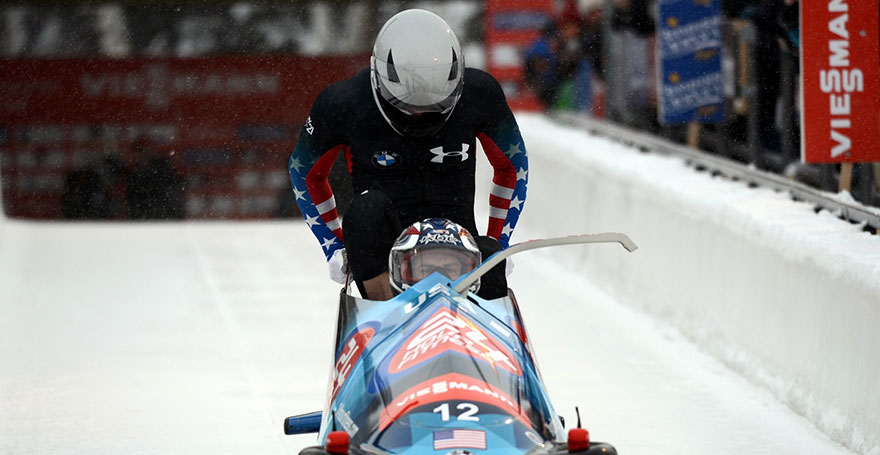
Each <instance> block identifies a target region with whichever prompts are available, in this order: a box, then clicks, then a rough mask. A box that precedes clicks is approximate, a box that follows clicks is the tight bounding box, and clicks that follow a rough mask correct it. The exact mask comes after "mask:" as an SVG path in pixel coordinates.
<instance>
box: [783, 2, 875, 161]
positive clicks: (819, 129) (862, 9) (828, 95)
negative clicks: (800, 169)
mask: <svg viewBox="0 0 880 455" xmlns="http://www.w3.org/2000/svg"><path fill="white" fill-rule="evenodd" d="M800 7H801V39H800V42H801V72H802V75H803V85H802V88H801V106H802V109H801V139H802V140H801V160H802V161H804V162H806V163H844V162H848V163H856V162H869V161H880V94H878V90H880V56H878V53H880V51H878V42H880V37H878V12H877V11H878V10H877V0H801V3H800Z"/></svg>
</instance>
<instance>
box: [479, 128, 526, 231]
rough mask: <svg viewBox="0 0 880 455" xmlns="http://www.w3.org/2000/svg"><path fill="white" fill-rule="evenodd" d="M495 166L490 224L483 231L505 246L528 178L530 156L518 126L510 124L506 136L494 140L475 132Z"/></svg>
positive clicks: (490, 197) (520, 209)
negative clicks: (509, 129) (504, 138)
mask: <svg viewBox="0 0 880 455" xmlns="http://www.w3.org/2000/svg"><path fill="white" fill-rule="evenodd" d="M477 137H478V138H479V139H480V143H481V144H482V145H483V150H484V151H485V152H486V156H487V158H488V159H489V163H490V164H491V165H492V168H493V170H494V173H493V177H492V187H491V188H492V189H491V191H490V193H489V224H488V228H487V232H486V235H488V236H490V237H494V238H496V239H498V241H499V242H500V243H501V246H503V247H504V248H507V246H508V244H509V243H510V237H511V235H512V234H513V230H514V228H515V227H516V223H517V221H518V220H519V215H520V213H522V209H523V204H524V203H525V200H526V189H527V184H528V180H529V160H528V156H527V155H526V149H525V144H524V143H523V140H522V137H521V136H520V134H519V130H518V128H516V126H515V125H514V126H513V131H509V132H508V135H507V140H499V141H495V140H493V139H492V138H491V137H490V136H488V135H486V134H480V135H478V136H477Z"/></svg>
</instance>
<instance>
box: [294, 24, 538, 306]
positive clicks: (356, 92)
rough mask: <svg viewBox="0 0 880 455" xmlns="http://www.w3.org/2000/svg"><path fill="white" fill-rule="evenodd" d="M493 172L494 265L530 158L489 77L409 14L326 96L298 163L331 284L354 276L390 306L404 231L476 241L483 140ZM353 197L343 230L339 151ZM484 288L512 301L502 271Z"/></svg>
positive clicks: (299, 192)
mask: <svg viewBox="0 0 880 455" xmlns="http://www.w3.org/2000/svg"><path fill="white" fill-rule="evenodd" d="M477 139H479V141H480V144H481V145H482V147H483V150H484V152H485V153H486V156H487V158H488V161H489V163H490V164H491V165H492V168H493V170H494V176H493V179H492V182H493V184H492V189H491V194H490V196H489V220H488V228H487V232H486V235H485V236H477V237H476V242H477V244H478V245H479V248H480V250H481V251H482V253H483V257H488V256H489V255H490V254H491V253H492V252H494V251H498V250H500V249H501V248H506V247H507V245H508V242H509V240H510V236H511V235H512V233H513V230H514V228H515V227H516V223H517V220H518V218H519V215H520V213H521V211H522V208H523V202H524V201H525V198H526V183H527V179H528V159H527V157H526V148H525V144H524V143H523V139H522V136H521V135H520V131H519V127H518V126H517V123H516V120H515V119H514V116H513V113H512V112H511V110H510V107H509V106H508V105H507V101H506V99H505V97H504V93H503V92H502V90H501V86H500V85H499V83H498V81H496V80H495V79H494V78H493V77H492V76H491V75H489V74H488V73H486V72H484V71H480V70H477V69H472V68H465V65H464V56H463V55H462V52H461V46H460V44H459V42H458V38H456V36H455V34H454V33H453V32H452V30H451V29H450V27H449V25H448V24H447V23H446V22H445V21H444V20H443V19H441V18H440V17H439V16H437V15H436V14H434V13H431V12H428V11H425V10H419V9H411V10H406V11H403V12H400V13H398V14H396V15H395V16H393V17H392V18H391V19H389V20H388V21H387V22H386V23H385V25H384V26H383V27H382V29H381V30H380V31H379V34H378V36H377V37H376V42H375V45H374V47H373V55H372V58H371V62H370V67H369V68H364V69H363V70H361V71H360V72H358V73H357V74H355V75H354V76H353V77H352V78H350V79H347V80H343V81H340V82H336V83H333V84H331V85H330V86H328V87H326V88H325V89H324V90H323V91H322V92H321V93H320V94H319V95H318V97H317V99H316V100H315V102H314V104H313V106H312V110H311V112H310V115H309V118H308V120H307V121H306V122H305V125H304V126H303V128H302V130H301V132H300V135H299V140H298V142H297V145H296V148H295V149H294V151H293V154H292V155H291V157H290V162H289V168H290V179H291V182H292V184H293V191H294V194H295V197H296V202H297V205H298V206H299V208H300V210H301V211H302V213H303V216H304V217H305V220H306V223H307V224H308V226H309V227H310V228H311V229H312V232H313V233H314V235H315V237H317V238H318V242H319V243H320V244H321V248H323V251H324V255H325V256H326V258H327V261H328V264H329V267H330V276H331V278H333V279H334V280H335V281H337V282H340V283H342V282H344V281H345V280H346V271H347V270H349V267H350V272H351V274H352V277H353V279H354V281H355V282H356V284H357V286H358V288H359V290H360V292H361V295H362V296H364V297H366V298H368V299H371V300H386V299H389V298H391V297H393V295H394V293H393V290H392V289H393V288H392V287H391V285H390V279H389V270H388V257H389V253H390V251H391V247H392V245H393V244H394V242H395V239H396V238H397V237H398V235H399V234H400V233H401V231H402V230H403V228H404V227H406V226H408V225H411V224H412V223H415V222H417V221H421V220H424V219H426V218H445V219H448V220H451V221H453V222H455V223H457V224H459V225H461V226H462V227H464V228H465V229H466V230H467V231H469V232H470V233H471V234H474V235H477V234H478V230H477V226H476V221H475V219H474V218H475V217H474V190H475V169H476V156H475V155H476V140H477ZM340 152H341V153H344V154H345V158H346V162H347V163H348V168H349V173H350V175H351V182H352V186H353V188H354V194H355V196H354V198H353V200H352V202H351V205H350V206H349V209H348V212H346V214H345V219H344V221H340V219H339V216H338V213H337V210H336V201H335V199H334V197H333V192H332V190H331V188H330V185H329V183H328V180H327V177H328V175H329V173H330V169H331V167H332V165H333V163H334V161H335V160H336V156H337V155H338V154H339V153H340ZM496 269H498V270H492V271H491V272H489V274H487V275H485V276H484V277H483V279H482V286H481V291H480V295H481V296H482V297H484V298H495V297H500V296H504V295H506V292H507V284H506V279H505V275H504V267H503V266H501V265H499V266H498V267H496Z"/></svg>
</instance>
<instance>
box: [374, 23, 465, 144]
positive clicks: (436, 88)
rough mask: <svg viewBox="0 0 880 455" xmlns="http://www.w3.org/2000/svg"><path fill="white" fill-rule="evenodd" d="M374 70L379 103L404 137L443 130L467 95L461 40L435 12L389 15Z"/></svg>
mask: <svg viewBox="0 0 880 455" xmlns="http://www.w3.org/2000/svg"><path fill="white" fill-rule="evenodd" d="M370 70H371V77H370V82H371V84H372V86H373V98H374V99H375V100H376V105H378V106H379V111H380V112H382V116H383V117H385V120H386V121H387V122H388V124H389V125H391V127H392V128H393V129H394V131H397V133H398V134H400V135H403V136H415V137H419V136H430V135H432V134H434V133H436V132H437V131H439V130H440V128H442V127H443V125H444V124H445V123H446V120H447V119H448V118H449V116H450V115H451V114H452V110H453V109H454V108H455V105H456V103H458V99H459V98H460V97H461V91H462V86H463V80H464V57H463V56H462V54H461V45H460V44H459V43H458V38H456V37H455V33H454V32H453V31H452V29H451V28H449V24H447V23H446V21H444V20H443V19H441V18H440V16H437V15H436V14H434V13H432V12H430V11H425V10H421V9H410V10H406V11H402V12H400V13H397V14H395V15H394V16H393V17H392V18H391V19H388V22H386V23H385V25H384V26H382V29H381V30H379V35H378V36H377V37H376V44H375V45H374V46H373V57H372V58H371V60H370Z"/></svg>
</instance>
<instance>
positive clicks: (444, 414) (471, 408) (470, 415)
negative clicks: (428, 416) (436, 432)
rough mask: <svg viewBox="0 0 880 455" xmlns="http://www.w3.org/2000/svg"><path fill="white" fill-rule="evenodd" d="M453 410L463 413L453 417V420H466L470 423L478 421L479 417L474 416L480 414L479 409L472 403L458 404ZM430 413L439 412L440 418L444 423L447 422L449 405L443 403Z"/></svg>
mask: <svg viewBox="0 0 880 455" xmlns="http://www.w3.org/2000/svg"><path fill="white" fill-rule="evenodd" d="M455 409H458V410H459V411H464V412H462V413H461V414H459V415H457V416H456V417H455V420H468V421H471V422H479V421H480V418H479V417H476V416H474V414H476V413H478V412H480V408H478V407H477V405H475V404H473V403H459V404H458V406H456V407H455ZM432 412H434V413H435V414H436V413H438V412H439V413H440V418H441V419H442V420H443V421H444V422H448V421H449V403H443V404H441V405H440V406H437V407H436V408H434V411H432Z"/></svg>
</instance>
